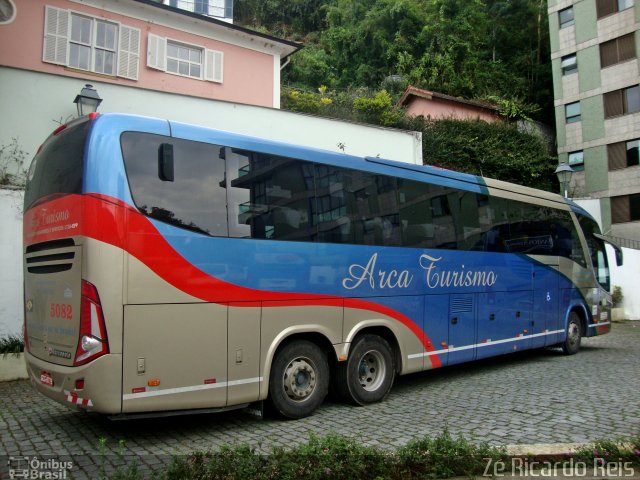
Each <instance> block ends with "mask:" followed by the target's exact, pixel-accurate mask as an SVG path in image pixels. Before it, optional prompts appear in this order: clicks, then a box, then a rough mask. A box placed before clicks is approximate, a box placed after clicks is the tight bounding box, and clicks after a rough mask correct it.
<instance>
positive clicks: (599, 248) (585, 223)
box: [578, 215, 611, 291]
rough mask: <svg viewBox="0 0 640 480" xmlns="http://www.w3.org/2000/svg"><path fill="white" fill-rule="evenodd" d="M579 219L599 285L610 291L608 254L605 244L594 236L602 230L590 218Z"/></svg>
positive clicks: (579, 217) (582, 217)
mask: <svg viewBox="0 0 640 480" xmlns="http://www.w3.org/2000/svg"><path fill="white" fill-rule="evenodd" d="M578 219H579V221H580V226H581V227H582V231H583V232H584V236H585V238H586V240H587V246H588V247H589V253H590V254H591V263H592V264H593V270H594V273H595V275H596V279H597V280H598V283H599V284H600V285H602V288H604V289H605V290H607V291H609V290H610V286H611V285H610V283H611V278H610V275H609V262H608V261H607V252H606V250H605V248H604V242H603V241H602V240H600V239H599V238H597V237H596V236H595V235H594V234H599V233H600V228H599V227H598V224H597V223H596V222H595V221H593V220H592V219H590V218H588V217H584V216H582V215H580V216H578Z"/></svg>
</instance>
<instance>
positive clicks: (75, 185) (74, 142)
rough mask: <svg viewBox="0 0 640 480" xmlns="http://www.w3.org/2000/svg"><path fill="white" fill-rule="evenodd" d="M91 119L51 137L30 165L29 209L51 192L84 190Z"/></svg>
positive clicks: (27, 195) (27, 193)
mask: <svg viewBox="0 0 640 480" xmlns="http://www.w3.org/2000/svg"><path fill="white" fill-rule="evenodd" d="M90 125H91V122H89V121H83V122H81V123H77V124H74V125H70V126H69V127H67V128H65V129H63V130H61V131H60V132H59V133H58V134H56V135H54V136H51V137H49V138H48V139H47V141H46V142H45V143H44V145H43V146H42V150H40V152H39V153H38V154H37V155H36V156H35V158H34V159H33V161H32V162H31V166H30V167H29V174H28V176H27V187H26V191H25V198H24V206H25V210H26V209H28V208H29V207H31V206H32V205H33V204H34V203H35V202H36V201H38V200H39V199H41V198H44V197H46V196H48V195H53V194H60V193H63V194H64V193H81V192H82V173H83V171H84V168H83V165H84V162H83V157H84V145H85V142H86V139H87V133H88V131H89V126H90Z"/></svg>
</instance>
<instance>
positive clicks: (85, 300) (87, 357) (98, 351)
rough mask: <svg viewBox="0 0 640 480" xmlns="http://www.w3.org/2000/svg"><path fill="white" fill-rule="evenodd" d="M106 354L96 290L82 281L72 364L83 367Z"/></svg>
mask: <svg viewBox="0 0 640 480" xmlns="http://www.w3.org/2000/svg"><path fill="white" fill-rule="evenodd" d="M106 353H109V342H108V341H107V331H106V328H105V323H104V315H103V313H102V304H101V303H100V297H99V296H98V290H97V289H96V287H95V286H94V285H92V284H91V283H89V282H87V281H86V280H83V281H82V304H81V306H80V335H79V339H78V347H77V348H76V358H75V360H74V362H73V364H74V365H83V364H85V363H88V362H90V361H92V360H95V359H96V358H98V357H100V356H102V355H104V354H106Z"/></svg>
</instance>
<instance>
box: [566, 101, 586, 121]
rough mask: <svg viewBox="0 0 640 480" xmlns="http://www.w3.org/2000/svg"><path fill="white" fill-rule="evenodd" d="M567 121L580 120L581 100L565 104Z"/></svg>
mask: <svg viewBox="0 0 640 480" xmlns="http://www.w3.org/2000/svg"><path fill="white" fill-rule="evenodd" d="M564 112H565V116H566V118H567V123H574V122H579V121H580V120H582V118H581V115H580V114H581V109H580V102H573V103H568V104H566V105H565V106H564Z"/></svg>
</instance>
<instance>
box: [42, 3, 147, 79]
mask: <svg viewBox="0 0 640 480" xmlns="http://www.w3.org/2000/svg"><path fill="white" fill-rule="evenodd" d="M139 59H140V30H139V29H137V28H131V27H128V26H126V25H121V24H117V23H112V22H107V21H105V20H103V19H100V18H96V17H91V16H88V15H79V14H77V13H72V12H70V11H68V10H63V9H60V8H54V7H49V6H47V7H46V9H45V22H44V46H43V54H42V61H43V62H47V63H55V64H57V65H63V66H65V67H71V68H77V69H80V70H87V71H90V72H96V73H102V74H105V75H113V76H115V75H117V76H119V77H124V78H129V79H132V80H137V79H138V66H139Z"/></svg>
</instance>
